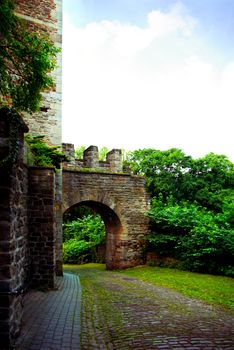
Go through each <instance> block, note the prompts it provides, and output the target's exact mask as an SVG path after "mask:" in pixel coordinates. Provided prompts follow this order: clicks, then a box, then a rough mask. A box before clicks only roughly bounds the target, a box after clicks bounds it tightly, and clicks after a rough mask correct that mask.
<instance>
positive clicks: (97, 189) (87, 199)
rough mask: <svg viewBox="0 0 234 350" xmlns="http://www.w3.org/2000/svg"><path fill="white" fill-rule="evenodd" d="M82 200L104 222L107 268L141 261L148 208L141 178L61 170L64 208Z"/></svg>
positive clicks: (133, 264)
mask: <svg viewBox="0 0 234 350" xmlns="http://www.w3.org/2000/svg"><path fill="white" fill-rule="evenodd" d="M81 204H85V205H86V206H89V207H90V208H92V209H93V211H94V212H97V213H99V214H100V215H101V216H102V218H103V221H104V222H105V225H106V231H107V247H106V265H107V268H109V269H113V268H126V267H130V266H136V265H139V264H142V262H143V246H144V239H145V236H146V235H147V234H148V219H147V217H146V215H145V214H146V211H147V210H148V209H149V198H148V194H147V193H146V190H145V180H144V178H142V177H138V176H132V175H130V174H117V173H116V174H113V173H100V172H95V171H93V172H84V171H82V172H79V171H75V170H74V171H73V170H68V169H67V170H63V211H64V212H65V211H66V210H69V208H71V207H73V206H75V205H81Z"/></svg>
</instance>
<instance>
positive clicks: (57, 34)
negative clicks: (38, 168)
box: [15, 0, 62, 146]
mask: <svg viewBox="0 0 234 350" xmlns="http://www.w3.org/2000/svg"><path fill="white" fill-rule="evenodd" d="M15 2H16V14H17V15H18V16H19V17H20V18H22V19H24V20H25V21H26V23H27V24H28V26H29V27H30V28H31V29H32V30H33V31H39V32H40V31H43V32H47V33H48V34H49V35H50V37H51V38H52V40H53V41H54V43H55V44H56V46H58V47H61V46H62V0H30V1H28V0H16V1H15ZM57 65H58V68H57V69H56V70H55V71H54V72H53V75H54V79H55V82H56V86H55V89H54V91H50V92H48V93H45V94H44V99H43V102H42V104H41V108H40V111H39V112H38V113H35V114H33V115H26V116H25V121H26V122H27V124H28V126H29V129H30V133H32V134H36V135H38V134H39V135H45V137H46V139H47V140H48V142H50V143H51V144H53V145H59V146H60V145H61V119H62V118H61V97H62V91H61V76H62V65H61V53H60V54H59V55H58V60H57Z"/></svg>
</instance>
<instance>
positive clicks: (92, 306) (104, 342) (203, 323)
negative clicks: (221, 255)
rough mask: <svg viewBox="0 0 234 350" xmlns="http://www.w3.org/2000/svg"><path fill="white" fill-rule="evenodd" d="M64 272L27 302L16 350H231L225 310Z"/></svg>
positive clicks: (232, 321)
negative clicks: (55, 287)
mask: <svg viewBox="0 0 234 350" xmlns="http://www.w3.org/2000/svg"><path fill="white" fill-rule="evenodd" d="M69 272H72V273H74V274H70V273H69V274H65V276H64V278H60V279H59V289H58V290H57V291H51V292H48V293H42V292H32V293H31V295H30V296H29V298H27V302H26V305H25V318H24V320H25V326H24V328H23V334H22V337H21V341H22V342H21V346H20V347H19V349H20V350H49V349H52V350H68V349H69V350H79V349H82V350H92V349H100V350H112V349H113V350H128V349H129V350H130V349H133V350H143V349H145V350H152V349H162V350H163V349H164V350H166V349H173V350H183V349H187V350H199V349H201V350H217V349H226V350H233V349H234V318H233V316H232V314H231V313H229V311H225V310H223V309H221V308H218V307H213V306H210V305H207V304H205V303H203V302H201V301H197V300H195V299H192V298H188V297H185V296H182V295H181V294H179V293H177V292H174V291H171V290H169V289H166V288H162V287H158V286H155V285H152V284H148V283H145V282H141V281H140V280H138V279H135V278H130V277H127V276H126V275H124V274H121V273H117V272H110V271H101V270H95V269H90V270H88V269H87V268H86V269H79V270H78V269H77V268H74V269H72V268H69ZM76 273H78V274H79V276H80V278H81V283H82V306H80V299H81V288H80V285H79V278H78V276H77V275H75V274H76ZM80 307H81V310H80ZM80 311H81V315H82V316H81V320H80ZM80 321H81V328H82V332H81V340H80Z"/></svg>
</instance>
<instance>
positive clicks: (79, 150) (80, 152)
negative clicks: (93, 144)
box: [75, 145, 86, 159]
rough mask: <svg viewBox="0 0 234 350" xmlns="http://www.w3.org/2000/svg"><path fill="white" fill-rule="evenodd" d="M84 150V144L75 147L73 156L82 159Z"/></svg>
mask: <svg viewBox="0 0 234 350" xmlns="http://www.w3.org/2000/svg"><path fill="white" fill-rule="evenodd" d="M85 150H86V146H84V145H82V146H79V147H78V148H76V149H75V157H76V158H77V159H82V158H83V155H84V151H85Z"/></svg>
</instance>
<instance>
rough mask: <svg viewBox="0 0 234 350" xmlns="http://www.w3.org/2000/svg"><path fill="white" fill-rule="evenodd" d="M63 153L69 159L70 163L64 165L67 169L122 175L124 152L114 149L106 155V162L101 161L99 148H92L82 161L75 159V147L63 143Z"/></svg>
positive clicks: (85, 153)
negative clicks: (92, 170) (91, 170)
mask: <svg viewBox="0 0 234 350" xmlns="http://www.w3.org/2000/svg"><path fill="white" fill-rule="evenodd" d="M63 153H64V154H66V155H67V156H68V157H69V161H68V162H64V163H63V167H64V168H65V169H72V170H75V169H76V170H79V169H95V170H101V171H106V172H113V173H122V172H123V164H122V152H121V150H120V149H112V150H111V151H110V152H108V153H107V155H106V161H100V160H99V151H98V147H97V146H90V147H88V148H87V149H86V150H85V151H84V155H83V158H82V159H77V158H76V157H75V149H74V145H73V144H71V143H63Z"/></svg>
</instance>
